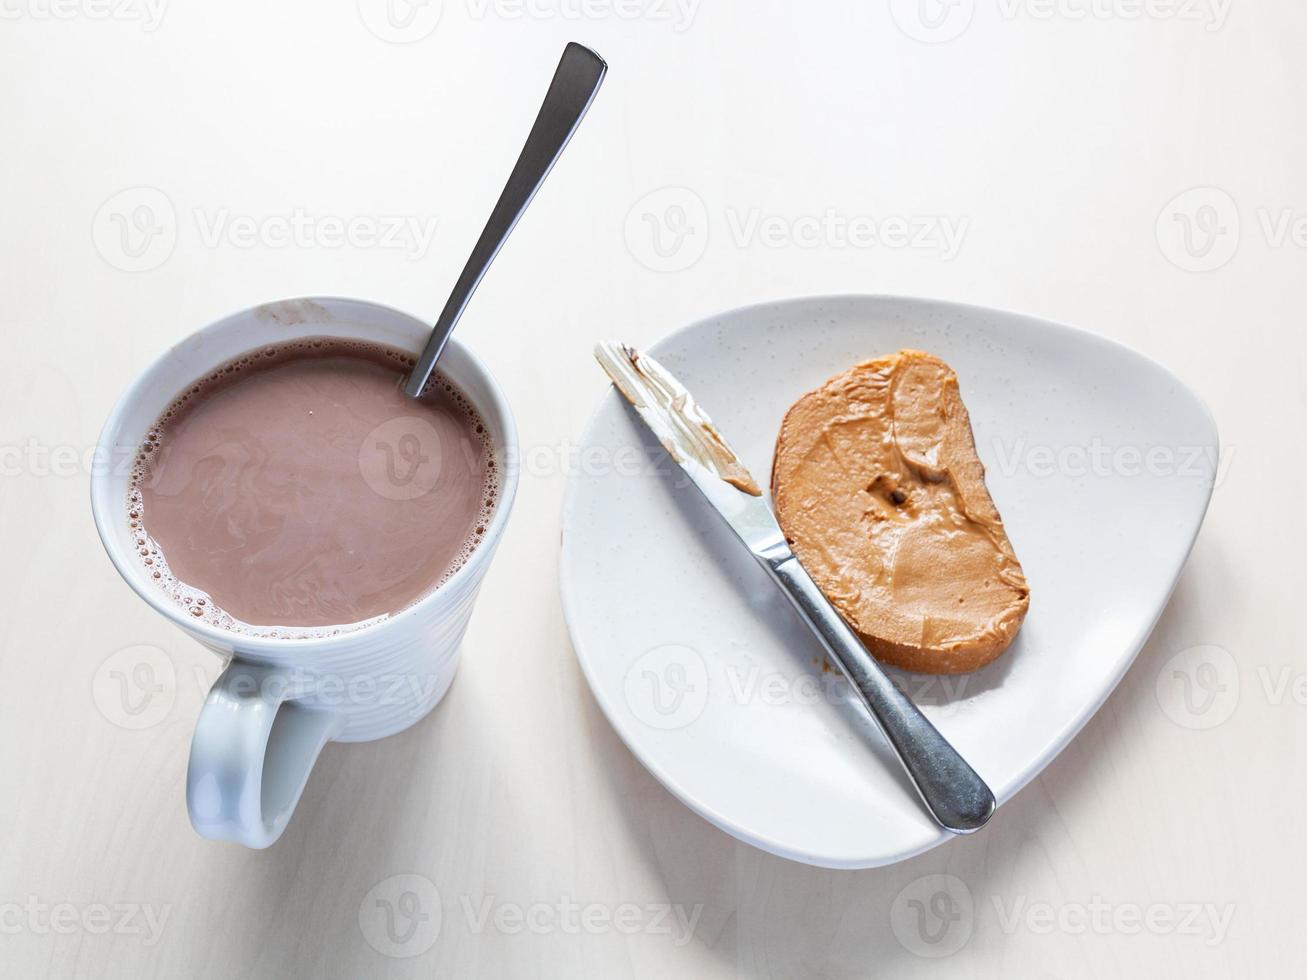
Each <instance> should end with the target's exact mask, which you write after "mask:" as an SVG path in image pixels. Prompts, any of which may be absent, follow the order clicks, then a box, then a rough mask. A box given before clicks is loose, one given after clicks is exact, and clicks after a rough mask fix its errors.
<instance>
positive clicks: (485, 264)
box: [404, 41, 608, 398]
mask: <svg viewBox="0 0 1307 980" xmlns="http://www.w3.org/2000/svg"><path fill="white" fill-rule="evenodd" d="M607 70H608V65H607V64H605V63H604V59H603V58H601V57H599V55H597V54H595V53H594V52H593V51H591V50H590V49H589V48H587V47H584V46H583V45H580V44H577V43H576V42H574V41H573V42H571V43H569V44H568V45H567V47H566V48H565V49H564V50H563V57H562V59H561V60H560V61H559V62H558V70H557V71H555V72H554V80H553V81H552V82H550V83H549V91H548V92H546V93H545V101H544V102H543V103H542V104H541V106H540V113H539V115H537V116H536V121H535V125H533V126H532V127H531V133H530V135H528V136H527V138H526V143H525V144H524V145H523V147H522V152H521V154H520V155H519V156H518V158H517V163H516V164H514V166H513V172H512V173H511V174H509V175H508V182H507V183H506V184H505V185H504V190H503V193H501V194H500V195H499V201H498V203H496V204H495V209H494V210H493V211H492V212H490V218H489V220H488V221H486V226H485V228H484V229H483V230H482V232H481V237H480V238H479V239H477V243H476V247H475V248H473V249H472V254H471V255H470V256H468V260H467V265H465V266H464V267H463V272H462V275H460V276H459V277H458V282H456V283H455V284H454V290H453V292H451V293H450V294H449V299H448V301H447V302H446V303H445V308H444V309H443V310H441V311H440V318H439V319H438V320H436V326H435V329H434V330H432V332H431V339H430V340H428V341H427V346H426V348H425V349H424V350H423V351H422V356H421V357H419V358H418V361H417V364H416V365H415V366H414V368H413V370H412V372H411V373H410V374H409V376H408V381H407V382H405V384H404V391H405V393H406V394H408V395H409V396H411V397H413V398H416V397H417V396H418V395H420V394H421V393H422V389H423V387H425V385H426V383H427V379H428V378H429V377H430V376H431V371H432V369H433V368H434V367H435V366H436V361H437V360H438V359H439V357H440V353H441V351H443V350H444V349H445V343H446V341H448V340H449V335H450V334H451V333H453V331H454V326H455V324H457V323H458V318H459V317H460V316H462V315H463V310H464V309H465V308H466V307H467V304H468V301H469V300H470V299H471V298H472V294H473V293H474V292H476V288H477V285H478V284H479V283H480V282H481V277H482V276H484V275H485V274H486V270H487V269H488V268H490V263H491V262H493V261H494V260H495V256H496V255H498V254H499V249H500V247H501V246H503V244H504V241H505V240H506V239H507V238H508V235H509V233H510V232H511V231H512V230H513V226H514V225H516V224H517V219H518V218H520V217H521V216H522V212H523V211H525V210H526V207H527V205H528V204H530V203H531V198H533V197H535V193H536V191H538V190H539V189H540V185H541V184H543V183H544V180H545V177H546V176H547V175H548V173H549V171H550V170H551V169H553V166H554V162H555V161H556V160H557V159H558V156H559V154H561V153H562V152H563V147H565V146H566V145H567V141H568V140H570V139H571V138H572V133H573V132H575V131H576V127H577V124H579V123H580V122H581V118H582V117H583V116H584V115H585V111H586V110H587V109H588V108H590V102H591V100H593V99H594V96H595V93H596V92H597V91H599V83H600V82H602V81H603V78H604V73H605V72H606V71H607Z"/></svg>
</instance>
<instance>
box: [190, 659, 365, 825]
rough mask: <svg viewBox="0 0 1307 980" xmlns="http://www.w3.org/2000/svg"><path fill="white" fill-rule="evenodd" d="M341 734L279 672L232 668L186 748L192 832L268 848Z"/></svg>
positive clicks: (234, 664) (333, 718)
mask: <svg viewBox="0 0 1307 980" xmlns="http://www.w3.org/2000/svg"><path fill="white" fill-rule="evenodd" d="M343 728H344V718H343V716H342V715H341V714H340V712H338V711H334V710H332V709H330V708H324V707H317V706H315V707H309V706H307V705H305V704H304V703H302V702H299V701H296V700H295V692H294V691H292V690H291V684H290V678H289V677H288V676H287V675H286V673H285V672H284V671H282V670H281V669H279V668H276V667H265V666H261V665H258V664H251V663H246V662H243V661H240V660H233V661H231V663H229V664H228V665H227V668H226V669H225V670H224V671H223V672H222V674H221V675H220V676H219V677H218V679H217V681H215V682H214V685H213V687H212V688H211V689H210V690H209V696H208V698H207V699H206V700H205V702H204V708H203V709H202V710H201V711H200V717H199V720H198V721H197V722H196V724H195V736H194V738H193V739H192V740H191V760H190V766H189V768H188V770H187V773H186V808H187V810H188V811H189V812H190V816H191V825H192V826H193V827H194V828H195V829H196V831H197V832H198V833H199V834H200V835H201V836H203V837H208V838H210V839H211V840H229V841H235V842H236V843H238V844H244V845H245V846H246V847H254V848H264V847H267V846H269V845H270V844H272V843H273V842H274V841H276V840H277V838H278V837H280V836H281V834H282V831H284V830H285V829H286V824H287V823H288V822H289V821H290V816H291V814H292V813H294V812H295V805H296V804H297V803H298V802H299V799H300V794H301V793H303V792H304V785H305V783H307V782H308V779H309V772H310V771H312V769H313V764H314V763H315V762H317V760H318V754H319V753H320V752H321V751H322V747H323V746H324V745H326V744H327V742H329V741H330V740H331V739H332V738H333V737H335V736H336V735H337V734H339V733H340V731H341V730H342V729H343Z"/></svg>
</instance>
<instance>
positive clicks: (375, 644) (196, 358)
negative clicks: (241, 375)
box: [91, 299, 517, 847]
mask: <svg viewBox="0 0 1307 980" xmlns="http://www.w3.org/2000/svg"><path fill="white" fill-rule="evenodd" d="M430 331H431V327H430V325H429V324H427V323H424V322H423V321H421V320H419V319H417V318H415V317H412V316H409V315H408V314H406V313H401V312H399V311H398V310H393V309H390V308H388V307H385V306H379V305H377V304H375V303H366V302H362V301H359V300H351V299H299V300H287V301H284V302H280V303H271V304H267V305H264V306H259V307H255V308H253V309H249V310H244V311H242V312H240V313H235V314H233V315H231V316H229V317H226V318H225V319H222V320H219V321H218V322H216V323H213V324H211V325H209V326H207V327H205V328H204V329H202V330H199V331H197V332H196V333H193V334H191V335H190V336H189V337H187V338H186V339H185V340H183V341H181V342H180V343H178V344H177V345H175V346H174V347H172V348H171V349H170V350H169V351H168V352H167V353H166V354H164V355H163V356H162V357H160V358H159V359H158V360H157V361H155V362H154V364H152V365H151V366H150V367H148V368H147V369H146V370H145V371H144V372H143V373H142V374H141V375H140V376H139V377H138V378H137V379H136V380H135V381H134V382H133V383H132V385H131V387H129V388H128V389H127V392H126V393H125V394H124V395H123V396H122V398H121V399H120V400H119V402H118V404H117V405H116V406H115V407H114V409H113V411H112V412H111V413H110V415H109V420H108V421H107V422H106V423H105V426H104V431H103V432H102V433H101V435H100V443H99V447H98V449H97V460H98V461H99V464H100V465H97V466H96V467H95V470H94V473H93V475H92V479H91V508H92V510H93V511H94V514H95V525H96V528H97V530H98V531H99V533H100V539H101V540H102V541H103V542H104V547H105V550H107V551H108V553H109V557H110V558H111V559H112V560H113V563H114V565H115V566H116V567H117V569H118V571H119V573H120V574H121V575H122V576H123V578H124V579H126V580H127V583H128V584H129V585H131V587H132V588H133V589H135V590H136V593H137V594H138V595H139V596H140V597H141V598H142V599H144V600H145V601H146V602H148V603H149V604H150V605H151V606H153V607H154V608H155V609H156V610H158V611H159V612H160V613H161V614H162V615H164V616H165V617H167V618H168V619H170V620H172V621H173V622H174V623H176V624H177V626H179V627H181V629H182V630H184V631H185V632H186V633H187V634H189V635H190V636H192V637H194V638H195V639H196V640H198V641H199V642H200V643H202V644H204V645H205V646H206V647H208V648H209V649H210V650H212V651H214V652H215V653H217V654H219V655H220V656H222V657H224V658H227V659H228V660H229V663H228V664H227V667H226V669H225V670H224V671H223V673H222V675H221V676H220V677H219V678H218V680H217V681H216V682H215V684H214V685H213V688H212V690H211V691H210V692H209V697H208V700H207V701H206V702H205V705H204V708H203V710H202V711H201V713H200V718H199V721H198V723H197V724H196V728H195V736H194V739H193V740H192V743H191V757H190V768H189V771H188V773H187V779H186V803H187V809H188V810H189V812H190V817H191V823H192V824H193V825H194V827H195V829H196V830H197V831H198V832H199V833H200V834H202V835H204V836H205V837H210V838H213V839H215V840H230V841H237V842H239V843H241V844H244V845H246V846H247V847H267V846H268V845H270V844H272V843H273V842H274V841H275V840H276V839H277V838H278V837H280V836H281V834H282V831H284V830H285V829H286V824H287V822H288V821H289V819H290V816H291V813H292V812H293V811H294V809H295V804H296V803H298V802H299V798H300V794H301V793H302V792H303V790H304V785H305V783H306V782H307V781H308V777H309V771H310V770H311V769H312V768H313V764H314V762H315V761H317V758H318V754H319V753H320V752H321V751H322V747H323V745H325V744H326V743H327V742H328V741H338V742H364V741H370V740H372V739H378V738H384V737H385V736H387V735H392V734H394V733H396V732H399V731H402V730H403V729H405V728H408V727H409V726H410V725H412V724H414V723H415V722H417V721H418V720H420V719H421V718H422V717H423V716H425V715H426V714H427V712H429V711H430V710H431V709H432V708H434V707H435V705H436V703H437V702H439V701H440V699H441V697H442V696H443V695H444V693H445V691H446V690H447V689H448V688H449V684H450V682H451V681H452V680H453V678H454V671H455V669H456V668H457V666H458V658H459V647H460V644H461V642H462V639H463V633H464V631H465V630H466V628H467V622H468V618H469V617H470V616H471V613H472V603H473V601H474V600H475V598H476V594H477V590H478V588H479V587H480V585H481V580H482V578H483V577H484V575H485V572H486V569H487V568H488V567H489V565H490V560H491V558H492V557H493V555H494V551H495V546H496V545H497V544H498V542H499V538H500V536H501V534H502V533H503V530H504V527H505V525H506V524H507V522H508V515H509V511H510V509H511V508H512V503H513V495H514V493H515V491H516V489H517V467H516V466H514V465H512V464H513V462H514V461H515V459H516V453H517V433H516V429H515V427H514V424H513V416H512V413H511V411H510V410H509V407H508V402H507V400H506V399H505V398H504V395H503V393H502V392H501V391H500V389H499V386H498V385H496V384H495V381H494V379H493V378H492V377H491V376H490V373H489V372H488V371H487V370H486V369H485V368H484V367H483V366H482V364H481V362H480V361H478V360H477V359H476V358H475V357H474V356H473V355H472V354H471V353H470V352H469V351H468V350H467V348H465V347H463V346H462V345H460V344H459V343H458V341H457V340H453V341H451V342H450V344H449V346H448V347H446V348H445V352H444V353H443V354H442V355H441V358H440V371H441V372H443V373H444V374H445V375H446V376H447V377H449V379H450V380H451V381H453V382H454V384H455V385H456V386H457V387H458V388H459V389H460V390H461V391H462V392H463V393H464V394H465V395H466V396H467V397H468V399H469V400H470V401H471V402H472V404H473V406H474V407H475V408H476V410H477V412H478V413H479V414H480V416H481V418H482V420H483V421H484V422H485V424H486V427H487V428H488V430H489V433H490V440H491V445H492V447H493V449H494V456H495V459H496V460H498V461H499V464H498V470H499V491H498V495H497V499H496V502H495V505H494V511H493V513H492V515H491V519H490V521H489V524H488V525H487V527H486V530H485V533H484V535H483V536H482V538H481V540H480V543H479V544H478V545H477V547H476V548H475V549H474V550H473V551H472V553H471V555H470V557H469V558H468V560H467V562H466V563H465V564H464V565H463V566H462V567H461V568H459V569H458V570H457V571H456V572H455V573H454V574H453V575H451V576H450V578H449V579H448V580H447V581H445V582H444V583H442V584H441V585H440V587H439V588H437V589H435V590H434V591H432V592H431V593H430V594H428V595H426V596H425V597H423V598H422V599H420V600H419V601H417V602H416V603H414V604H413V605H412V606H410V607H408V608H407V609H404V610H403V611H401V612H398V613H395V614H394V615H392V616H390V617H388V618H386V619H383V620H381V621H380V622H377V623H373V624H371V625H368V626H364V627H362V628H359V629H356V630H354V631H350V632H343V633H341V634H339V635H335V636H326V637H314V638H308V639H301V638H275V637H260V636H249V635H243V634H239V633H235V632H231V631H228V630H224V629H222V628H221V627H219V626H215V625H211V624H209V623H205V622H202V621H198V620H196V619H195V618H194V617H192V616H191V615H189V614H188V612H187V610H186V609H185V607H183V606H182V605H180V604H179V603H177V602H176V601H174V600H173V599H172V598H171V596H169V595H168V594H167V593H166V592H165V591H164V589H163V588H162V587H160V585H159V584H158V583H157V582H155V581H154V580H153V578H152V577H151V575H150V574H149V573H148V570H147V567H146V566H145V564H144V563H143V562H142V561H141V560H140V558H139V556H138V555H137V553H136V547H137V545H136V541H135V538H134V532H133V530H132V528H131V527H130V526H129V520H128V516H127V514H128V508H127V497H128V492H129V489H130V486H129V484H130V476H131V462H132V460H133V459H134V458H135V455H136V452H137V449H138V447H139V446H140V444H141V441H142V438H143V437H144V436H145V434H146V433H147V432H148V431H149V430H150V429H151V427H152V426H153V425H154V423H155V422H156V421H157V420H158V418H159V416H160V415H161V414H162V413H163V411H164V410H165V409H166V408H167V406H168V405H169V404H170V403H171V402H172V400H173V399H174V398H175V397H176V396H177V395H178V394H179V393H181V392H182V391H183V390H185V389H186V388H187V387H188V386H189V385H191V384H193V383H194V382H196V381H198V380H200V379H201V378H203V377H204V376H205V375H206V374H208V373H209V372H210V371H212V370H213V369H214V368H216V367H218V366H219V365H221V364H223V363H224V362H226V361H230V360H232V359H233V358H235V357H238V356H239V355H241V354H243V353H245V352H247V351H250V350H254V349H256V348H259V347H264V346H267V345H269V344H275V343H278V342H282V341H292V340H298V339H302V338H306V337H341V338H350V339H354V340H363V341H371V342H373V343H381V344H386V345H389V346H391V347H396V348H400V349H401V350H405V351H411V352H412V353H414V354H416V353H418V352H419V351H421V349H422V347H423V345H424V344H425V342H426V339H427V336H428V335H429V333H430Z"/></svg>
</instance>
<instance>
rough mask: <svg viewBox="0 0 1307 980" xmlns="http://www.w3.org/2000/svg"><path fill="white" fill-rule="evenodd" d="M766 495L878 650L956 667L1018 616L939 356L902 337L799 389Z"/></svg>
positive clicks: (818, 578)
mask: <svg viewBox="0 0 1307 980" xmlns="http://www.w3.org/2000/svg"><path fill="white" fill-rule="evenodd" d="M772 496H773V498H774V501H775V507H776V516H777V519H778V520H779V522H780V525H781V528H782V529H783V530H784V532H785V535H786V537H787V538H788V539H789V541H790V543H791V547H792V548H793V550H794V553H795V554H796V555H797V556H798V558H799V560H800V561H801V562H802V564H803V567H804V569H805V570H806V571H807V572H808V574H809V575H810V576H811V577H812V578H813V580H814V581H815V582H816V583H817V585H818V586H820V588H821V590H822V592H823V593H825V595H826V597H827V598H828V599H829V600H830V601H831V603H832V604H833V605H834V606H835V607H836V608H837V609H838V610H839V611H840V613H841V615H843V617H844V618H845V619H846V620H847V621H848V623H849V625H850V626H851V627H853V629H854V630H855V631H856V632H857V633H858V635H859V636H860V638H861V639H862V641H863V642H864V643H865V644H866V645H867V647H868V648H869V649H870V650H871V652H872V653H873V654H875V655H876V656H877V657H878V658H879V659H881V660H883V661H885V662H887V663H891V664H894V665H896V666H899V667H902V668H904V669H906V670H912V671H920V672H924V673H932V674H955V673H963V672H966V671H971V670H976V669H977V668H979V667H983V666H984V665H985V664H987V663H989V662H990V661H992V660H994V659H995V658H996V657H998V656H999V654H1001V653H1002V652H1003V651H1004V650H1006V649H1007V647H1008V645H1009V644H1011V642H1012V640H1013V638H1014V637H1015V636H1016V634H1017V630H1018V629H1020V627H1021V623H1022V621H1023V620H1024V619H1025V615H1026V610H1027V608H1028V606H1029V604H1030V590H1029V588H1028V587H1027V585H1026V578H1025V574H1024V573H1023V572H1022V569H1021V563H1020V562H1019V561H1017V557H1016V553H1015V552H1014V551H1013V549H1012V543H1011V542H1010V541H1009V540H1008V537H1007V533H1006V532H1005V530H1004V528H1003V521H1002V518H1000V517H999V513H998V510H997V508H996V507H995V506H994V502H993V500H992V499H991V498H990V496H989V491H988V490H987V489H986V487H985V469H984V465H983V464H982V463H981V462H980V459H979V457H978V456H977V455H976V447H975V442H974V439H973V437H972V433H971V420H970V417H969V416H968V414H967V409H966V406H965V405H964V404H963V403H962V398H961V395H960V394H959V391H958V379H957V375H956V374H954V372H953V370H952V369H951V368H950V367H949V366H948V365H947V364H945V363H944V362H943V361H941V360H940V359H939V358H937V357H935V356H933V355H931V354H926V353H923V352H921V351H913V350H904V351H900V352H899V353H897V354H891V355H888V356H886V357H880V358H877V359H875V360H872V361H866V362H864V363H861V364H858V365H855V366H854V367H853V368H851V369H849V370H848V371H845V372H844V373H843V374H840V375H837V376H836V377H834V378H831V379H830V380H829V381H827V382H826V383H825V384H824V385H822V386H821V387H820V388H818V389H817V390H816V391H813V392H810V393H808V394H807V395H804V396H803V397H802V398H800V399H799V401H798V402H796V403H795V404H794V405H793V406H792V407H791V408H790V410H789V412H788V413H787V414H786V416H785V420H784V422H783V423H782V424H781V431H780V436H779V437H778V439H777V442H776V455H775V459H774V462H773V466H772Z"/></svg>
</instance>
